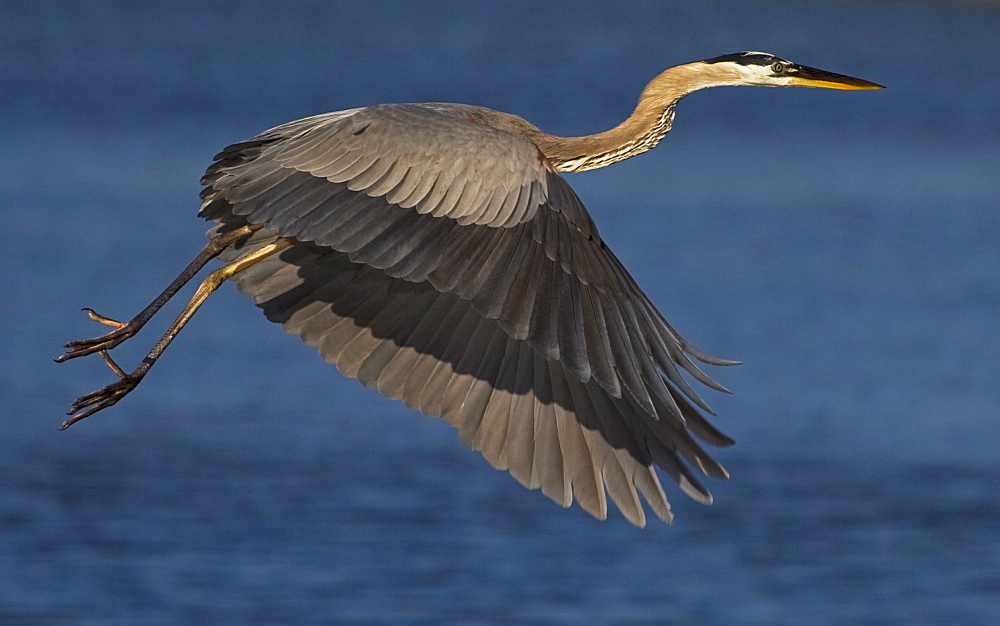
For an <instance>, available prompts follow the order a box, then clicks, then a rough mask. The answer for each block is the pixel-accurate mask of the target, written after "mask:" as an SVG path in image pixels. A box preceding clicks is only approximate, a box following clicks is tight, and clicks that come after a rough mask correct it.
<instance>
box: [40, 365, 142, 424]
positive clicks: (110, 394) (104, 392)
mask: <svg viewBox="0 0 1000 626" xmlns="http://www.w3.org/2000/svg"><path fill="white" fill-rule="evenodd" d="M101 354H102V355H103V356H104V357H105V361H106V362H108V366H109V367H111V369H113V370H115V371H116V372H117V373H119V376H121V378H120V379H119V380H118V381H116V382H113V383H111V384H110V385H108V386H107V387H104V388H103V389H98V390H97V391H94V392H92V393H88V394H86V395H83V396H80V397H79V398H77V399H76V400H75V401H74V402H73V404H71V405H70V407H69V412H68V413H67V415H69V416H70V418H69V419H68V420H66V421H65V422H63V423H62V426H60V427H59V430H66V429H67V428H69V427H70V426H72V425H73V424H75V423H77V422H79V421H80V420H82V419H84V418H86V417H90V416H91V415H93V414H94V413H97V412H98V411H101V410H103V409H106V408H108V407H109V406H113V405H115V404H116V403H117V402H118V401H119V400H121V399H122V398H124V397H125V396H126V395H127V394H128V393H129V392H130V391H132V390H133V389H135V388H136V386H137V385H138V384H139V382H140V381H141V380H142V374H136V373H132V374H123V373H121V368H119V367H118V366H117V365H114V361H111V360H110V359H111V357H109V356H107V353H105V352H103V351H102V352H101Z"/></svg>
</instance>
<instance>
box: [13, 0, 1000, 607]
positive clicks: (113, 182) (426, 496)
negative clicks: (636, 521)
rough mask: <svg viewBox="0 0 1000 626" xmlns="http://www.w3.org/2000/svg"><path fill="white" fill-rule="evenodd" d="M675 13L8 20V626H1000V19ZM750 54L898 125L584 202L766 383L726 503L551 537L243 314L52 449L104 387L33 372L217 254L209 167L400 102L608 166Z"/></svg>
mask: <svg viewBox="0 0 1000 626" xmlns="http://www.w3.org/2000/svg"><path fill="white" fill-rule="evenodd" d="M669 4H677V5H678V6H668V3H660V2H647V3H641V4H640V3H636V4H632V3H629V4H628V5H622V4H621V3H613V2H608V3H598V2H579V1H577V2H572V3H529V2H511V3H495V4H490V5H487V4H481V5H480V4H470V3H457V2H456V3H431V4H425V3H413V2H385V3H381V2H380V3H367V4H364V5H362V3H334V2H313V3H307V2H296V3H280V4H279V3H273V4H257V3H247V2H213V3H190V4H180V3H175V2H163V3H153V2H144V3H126V2H122V3H98V2H94V3H79V4H73V3H42V2H23V3H12V2H6V3H4V4H3V5H2V8H0V25H2V28H3V35H2V37H0V94H2V95H0V127H2V129H3V139H2V143H0V218H2V224H3V245H2V246H0V267H2V268H3V277H2V279H0V286H2V297H3V300H4V301H5V304H6V306H5V307H4V311H5V314H4V315H2V316H0V337H3V348H4V359H3V366H2V367H0V407H2V409H0V411H2V413H0V428H2V436H0V622H9V623H26V622H39V623H44V622H67V623H104V622H109V621H112V622H121V623H177V622H184V621H187V622H199V621H204V622H243V623H247V622H260V623H271V622H285V623H303V622H324V621H326V622H337V621H350V620H357V621H385V620H401V619H418V620H419V619H424V620H427V621H440V620H448V621H461V622H492V621H511V622H523V621H537V622H547V621H553V622H591V621H601V622H644V621H649V622H683V623H687V622H734V621H741V622H751V623H753V622H757V623H765V622H766V623H771V622H815V623H829V622H847V621H862V622H870V623H874V622H879V623H882V622H911V623H912V622H952V623H976V622H978V623H987V622H990V621H992V620H994V619H995V618H996V616H997V615H1000V521H998V520H1000V419H998V417H1000V416H998V413H1000V385H998V378H1000V324H998V313H997V312H998V311H1000V271H998V270H1000V210H998V209H1000V201H998V199H1000V175H998V171H1000V168H998V164H1000V69H998V66H997V64H996V59H997V58H1000V36H998V34H997V33H1000V7H997V6H995V5H993V4H990V3H960V2H943V3H917V2H893V3H883V2H869V3H863V2H828V3H823V2H811V3H787V2H760V3H743V2H732V3H684V4H681V3H669ZM744 49H749V50H760V49H762V50H767V51H770V52H774V53H777V54H780V55H782V56H785V57H787V58H790V59H793V60H796V61H799V62H802V63H807V64H810V65H815V66H819V67H823V68H825V69H829V70H833V71H839V72H844V73H849V74H853V75H857V76H860V77H863V78H867V79H870V80H874V81H878V82H880V83H883V84H886V85H888V86H889V89H887V90H884V91H881V92H855V93H851V92H833V91H825V90H777V89H771V90H765V89H741V90H737V89H717V90H709V91H706V92H703V93H699V94H696V95H694V96H692V97H691V98H690V99H688V100H686V101H685V102H684V103H682V105H681V106H680V107H679V109H678V113H677V122H676V128H675V129H674V130H673V131H672V132H671V133H670V135H669V136H668V137H667V139H666V140H665V141H664V142H663V144H662V145H661V147H659V148H658V149H657V150H655V151H653V152H651V153H650V154H648V155H644V156H642V157H639V158H636V159H633V160H631V161H628V162H625V163H621V164H618V165H616V166H614V167H612V168H608V169H606V170H601V171H596V172H592V173H586V174H581V175H574V176H572V179H571V182H572V183H573V185H574V186H575V187H576V188H577V190H578V191H579V193H580V194H581V196H582V197H583V198H584V200H585V202H587V204H588V206H589V207H590V209H591V211H592V213H593V214H594V215H595V219H596V220H597V222H598V224H599V225H600V226H601V229H602V233H603V235H604V237H605V239H606V240H608V241H609V243H610V245H611V246H612V247H613V248H614V249H615V250H616V252H617V253H618V255H619V256H620V257H621V258H622V260H623V262H624V263H625V264H626V265H627V266H628V267H629V268H630V269H631V270H632V272H633V274H634V275H635V277H636V279H637V280H638V282H639V284H640V285H643V286H644V287H645V288H646V290H647V292H648V293H649V294H650V296H651V298H652V299H653V301H654V302H656V303H657V304H658V305H659V306H660V307H661V309H662V310H663V312H664V313H665V314H666V315H667V317H668V318H669V319H670V320H671V321H672V322H673V323H674V325H675V326H676V327H677V328H678V329H679V330H680V331H681V332H683V333H684V334H685V336H687V337H688V338H690V339H691V340H693V341H694V342H695V343H697V344H699V345H700V346H702V347H703V348H705V349H707V350H708V351H710V352H712V353H715V354H718V355H720V356H723V357H730V358H737V359H741V360H743V361H745V365H743V366H741V367H739V368H734V369H728V370H725V371H722V372H719V373H718V374H719V376H718V377H719V378H720V379H721V381H722V382H723V383H725V384H726V385H727V386H729V387H730V388H732V389H733V390H734V391H735V392H736V393H735V395H733V396H726V397H721V396H715V397H712V398H709V399H710V401H712V404H713V405H714V408H715V409H716V410H717V411H718V412H719V414H720V417H719V419H718V420H717V423H718V424H719V425H720V426H721V427H722V429H723V430H725V431H726V432H727V433H729V434H730V435H732V436H734V437H735V438H736V440H737V446H736V447H735V448H731V449H727V450H724V451H721V452H720V453H719V455H718V456H719V458H720V459H721V460H722V461H723V462H724V463H725V465H726V466H727V468H728V469H729V470H730V472H731V473H732V475H733V478H732V479H731V480H729V481H725V482H722V481H715V482H714V483H713V484H712V485H711V486H712V487H713V492H714V494H715V496H716V504H714V505H713V506H711V507H703V506H700V505H698V504H695V503H693V502H690V501H687V500H686V499H685V498H684V497H683V496H682V495H680V494H679V493H677V490H676V489H670V488H669V487H668V494H669V495H671V496H672V502H673V505H674V510H675V513H676V514H677V521H676V522H675V523H674V525H673V526H669V527H668V526H665V525H651V526H650V527H648V528H647V529H645V530H640V529H636V528H633V527H631V526H630V525H628V524H627V523H626V522H625V521H624V520H623V519H622V518H621V517H620V516H618V514H617V513H614V514H612V515H611V519H609V520H608V521H606V522H603V523H602V522H598V521H595V520H593V519H591V518H590V517H589V516H587V515H586V514H584V513H583V512H581V511H580V510H579V509H578V508H572V509H569V510H562V509H560V508H559V507H558V506H556V505H554V504H552V503H551V502H550V501H549V500H548V499H546V498H544V497H543V496H542V495H541V494H539V493H537V492H529V491H526V490H524V489H523V488H521V487H520V486H519V485H518V484H517V483H516V482H515V481H514V480H512V479H511V478H510V477H509V476H507V475H506V474H504V473H500V472H496V471H494V470H492V469H491V468H490V467H489V466H488V464H487V463H486V462H485V461H483V460H482V459H481V458H480V457H479V455H478V454H477V453H473V452H469V451H467V450H465V449H464V448H463V447H462V446H461V445H460V444H459V443H458V440H457V437H456V436H455V433H454V432H453V431H452V429H451V428H450V427H449V426H448V425H447V424H444V423H442V422H440V421H439V420H432V419H428V418H425V417H422V416H419V415H417V414H414V413H412V412H410V411H408V410H407V409H405V408H404V407H403V406H402V405H401V404H398V403H393V402H389V401H387V400H384V399H382V398H381V397H380V396H378V395H377V394H374V393H372V392H368V391H366V390H364V389H363V388H361V386H360V385H358V384H357V383H356V382H354V381H351V380H346V379H343V378H342V377H341V376H340V375H339V374H338V373H337V372H336V371H334V370H333V369H332V368H331V367H329V366H327V365H326V364H324V363H323V362H322V361H321V360H320V359H319V358H318V356H317V355H316V354H314V353H313V351H312V350H311V349H309V348H307V347H305V346H302V345H301V344H299V342H298V341H297V340H296V339H294V338H290V337H287V336H285V335H284V334H283V332H282V331H281V329H280V328H279V327H277V326H274V325H271V324H269V323H267V322H266V321H265V320H264V319H263V317H262V316H261V315H260V314H259V313H258V312H257V310H256V309H255V308H254V307H253V306H252V305H251V304H250V303H249V302H248V301H247V300H245V299H244V298H243V297H241V296H240V295H239V294H237V293H236V292H235V289H232V288H231V287H230V288H225V289H222V290H220V292H219V293H218V294H216V295H215V296H213V297H212V299H211V300H210V301H209V304H208V305H207V306H206V307H205V308H204V309H203V310H202V311H201V312H200V313H199V314H198V316H197V317H196V318H195V320H194V322H193V323H192V324H191V325H190V326H189V327H188V329H186V330H185V331H184V333H183V334H182V335H181V337H180V339H179V340H178V341H177V342H175V344H174V345H173V347H172V348H171V349H170V351H168V353H167V356H166V357H165V358H163V359H162V360H161V361H160V362H159V364H158V365H157V366H156V368H155V369H154V370H153V372H152V374H150V376H149V378H147V380H146V381H145V382H144V383H143V385H142V387H140V389H139V390H138V391H137V392H135V393H134V394H133V395H132V396H130V397H128V398H127V399H126V400H125V401H123V402H122V403H121V404H119V405H118V406H116V407H114V408H113V409H111V410H109V411H106V412H105V413H103V414H101V415H99V416H97V417H95V418H92V419H89V420H87V421H85V422H83V423H80V424H78V425H77V426H75V427H73V428H72V429H70V430H69V431H67V432H65V433H59V432H57V431H56V430H55V427H56V426H57V425H58V424H59V423H60V421H61V420H62V413H63V412H64V411H65V409H66V407H67V405H68V403H69V402H70V401H71V400H72V399H73V398H75V397H76V396H78V395H80V394H81V393H84V392H87V391H90V390H92V389H96V388H97V387H99V386H102V385H104V384H106V383H108V382H110V380H111V374H110V372H108V371H107V370H106V369H105V368H104V366H103V365H102V364H101V363H100V362H99V361H97V360H94V361H89V362H88V360H87V359H84V360H81V361H76V362H71V363H68V364H62V365H56V364H54V363H52V362H51V360H50V359H51V357H54V356H56V355H57V354H59V352H60V348H59V346H60V344H62V343H63V342H65V341H67V340H69V339H77V338H82V337H86V336H92V335H93V334H96V333H97V332H98V331H99V330H100V329H99V328H97V327H96V325H95V324H94V323H92V322H90V321H89V320H87V319H86V318H85V317H84V315H83V314H82V313H79V311H78V310H79V308H80V307H82V306H92V307H94V308H95V309H97V310H99V311H101V312H103V313H105V314H107V315H111V316H114V317H123V318H127V317H129V316H131V315H132V314H133V313H134V312H136V311H137V310H138V309H139V308H141V307H142V306H143V305H145V304H146V302H147V301H148V300H149V299H150V298H151V297H152V296H153V295H155V294H156V293H157V292H158V291H159V289H160V288H161V287H162V285H163V284H164V283H166V282H167V281H168V280H170V279H171V278H172V277H173V276H174V274H175V273H176V272H177V271H179V269H180V268H181V267H182V266H183V265H184V264H185V263H187V261H188V260H189V258H190V257H191V256H193V255H194V254H195V253H196V252H197V251H198V250H199V249H200V247H201V245H202V243H203V238H202V233H203V231H204V229H205V226H204V224H202V223H200V222H199V220H198V219H197V218H196V217H195V211H196V209H197V204H198V202H197V192H198V189H199V188H198V185H197V180H198V178H199V176H200V174H201V172H202V171H203V170H204V168H205V166H206V165H207V164H208V163H209V160H210V158H211V156H212V155H213V154H214V153H215V152H217V151H218V150H219V149H220V148H221V147H223V146H224V145H226V144H227V143H230V142H233V141H236V140H239V139H242V138H246V137H249V136H251V135H254V134H256V133H257V132H259V131H260V130H263V129H264V128H268V127H270V126H273V125H275V124H278V123H281V122H284V121H286V120H290V119H294V118H298V117H303V116H306V115H310V114H314V113H320V112H324V111H328V110H335V109H341V108H348V107H353V106H359V105H363V104H370V103H375V102H391V101H426V100H444V101H458V102H472V103H478V104H484V105H488V106H492V107H494V108H497V109H502V110H506V111H510V112H513V113H517V114H520V115H522V116H524V117H526V118H528V119H530V120H532V121H533V122H535V123H537V124H538V125H539V126H541V127H542V128H543V129H545V130H547V131H549V132H554V133H561V134H583V133H589V132H595V131H598V130H603V129H605V128H608V127H610V126H612V125H614V124H615V123H617V122H618V121H620V119H621V118H622V117H624V116H625V115H626V114H627V113H628V111H629V110H630V108H631V106H632V104H633V103H634V101H635V98H636V96H637V94H638V92H639V90H640V89H641V87H642V86H643V85H644V84H645V82H646V81H647V80H648V79H649V78H651V77H652V76H653V75H654V74H655V73H656V72H657V71H659V70H661V69H663V68H664V67H666V66H669V65H673V64H677V63H682V62H687V61H691V60H695V59H699V58H706V57H710V56H715V55H718V54H722V53H728V52H733V51H737V50H744ZM174 310H175V309H173V310H171V311H170V312H167V313H165V315H166V316H167V317H169V316H170V315H171V314H172V313H173V312H174ZM166 321H167V320H166V319H164V320H162V321H161V325H159V326H156V327H155V328H151V329H150V330H148V331H146V332H144V333H143V334H142V335H140V337H139V338H137V339H136V340H134V341H135V342H136V345H134V346H131V347H129V346H128V345H126V346H123V347H121V348H119V349H118V350H117V351H116V352H117V353H119V355H120V359H119V360H120V361H121V362H123V363H125V364H132V363H134V362H136V360H137V359H138V358H140V356H141V354H142V353H143V352H144V351H145V349H148V346H149V343H150V342H151V341H152V340H153V337H155V336H156V335H157V334H158V332H159V331H160V330H162V328H163V325H162V324H165V323H166Z"/></svg>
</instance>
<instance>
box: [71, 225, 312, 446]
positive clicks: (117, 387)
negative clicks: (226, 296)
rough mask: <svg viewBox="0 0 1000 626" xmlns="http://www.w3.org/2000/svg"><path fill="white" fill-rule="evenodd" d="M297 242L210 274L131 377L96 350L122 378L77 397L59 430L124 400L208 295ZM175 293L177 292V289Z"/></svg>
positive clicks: (270, 247) (268, 248)
mask: <svg viewBox="0 0 1000 626" xmlns="http://www.w3.org/2000/svg"><path fill="white" fill-rule="evenodd" d="M213 241H214V240H213ZM294 242H295V240H294V239H292V238H290V237H288V238H285V239H279V240H277V241H275V242H274V243H270V244H268V245H266V246H264V247H262V248H260V249H259V250H257V251H256V252H253V253H252V254H249V255H247V256H245V257H243V258H242V259H239V260H237V261H233V262H232V263H230V264H229V265H226V266H224V267H221V268H219V269H217V270H215V271H214V272H212V273H211V274H209V275H208V277H207V278H205V280H204V281H202V283H201V285H199V286H198V290H197V291H196V292H195V294H194V296H193V297H192V298H191V301H190V302H188V303H187V306H185V307H184V310H183V311H181V314H180V315H178V316H177V319H176V320H174V323H173V324H171V325H170V328H168V329H167V332H165V333H164V334H163V336H162V337H161V338H160V340H159V341H157V342H156V345H155V346H153V349H152V350H150V351H149V354H148V355H146V358H144V359H143V360H142V363H140V364H139V366H138V367H137V368H135V370H133V371H132V373H131V374H125V373H124V372H123V370H122V369H121V368H120V367H118V365H117V364H116V363H115V362H114V361H113V360H112V359H111V357H110V356H108V354H107V352H106V349H105V348H97V349H96V351H98V352H100V353H101V356H102V357H104V360H105V363H107V364H108V366H109V367H110V368H111V369H112V370H114V371H115V373H117V374H118V375H119V378H120V379H119V380H118V381H117V382H114V383H111V384H110V385H108V386H107V387H105V388H103V389H99V390H97V391H95V392H93V393H88V394H87V395H85V396H80V397H79V398H77V399H76V401H75V402H73V404H72V405H71V406H70V409H69V413H68V415H69V416H70V418H69V419H68V420H66V421H65V422H63V424H62V427H61V428H60V430H65V429H67V428H69V427H70V426H72V425H73V424H75V423H76V422H78V421H80V420H82V419H83V418H85V417H89V416H91V415H93V414H94V413H97V412H98V411H100V410H102V409H106V408H108V407H109V406H112V405H114V404H115V403H117V402H118V401H119V400H121V399H122V398H123V397H125V395H126V394H128V393H129V392H130V391H132V390H133V389H135V387H136V386H137V385H138V384H139V382H140V381H141V380H142V377H143V376H145V375H146V372H148V371H149V368H151V367H152V366H153V363H155V362H156V359H158V358H159V357H160V355H161V354H162V353H163V351H164V350H166V349H167V346H168V345H170V342H171V341H173V340H174V337H176V336H177V333H179V332H180V331H181V329H182V328H184V325H185V324H187V323H188V321H189V320H190V319H191V317H192V316H193V315H194V314H195V312H196V311H197V310H198V308H199V307H200V306H201V305H202V303H204V302H205V300H206V299H207V298H208V296H210V295H211V294H212V292H213V291H215V290H216V289H218V288H219V285H221V284H222V283H223V282H225V281H226V279H228V278H230V277H231V276H233V275H234V274H236V273H237V272H241V271H243V270H245V269H246V268H248V267H250V266H251V265H254V264H255V263H257V262H259V261H261V260H263V259H265V258H267V257H269V256H271V255H272V254H275V253H276V252H280V251H281V250H284V249H285V248H287V247H289V246H291V245H292V244H293V243H294ZM216 254H218V253H216ZM192 265H193V264H192ZM203 265H204V264H203ZM185 271H186V270H185ZM182 276H183V275H182ZM182 284H183V283H182ZM171 286H173V285H171ZM168 290H169V288H168ZM174 291H175V292H176V290H174ZM164 293H166V292H164ZM171 295H173V294H171ZM151 306H152V305H151ZM161 306H162V303H161ZM143 313H145V311H143ZM140 315H142V314H140ZM147 319H148V318H147ZM143 323H145V320H143ZM93 351H94V350H92V352H93Z"/></svg>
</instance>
